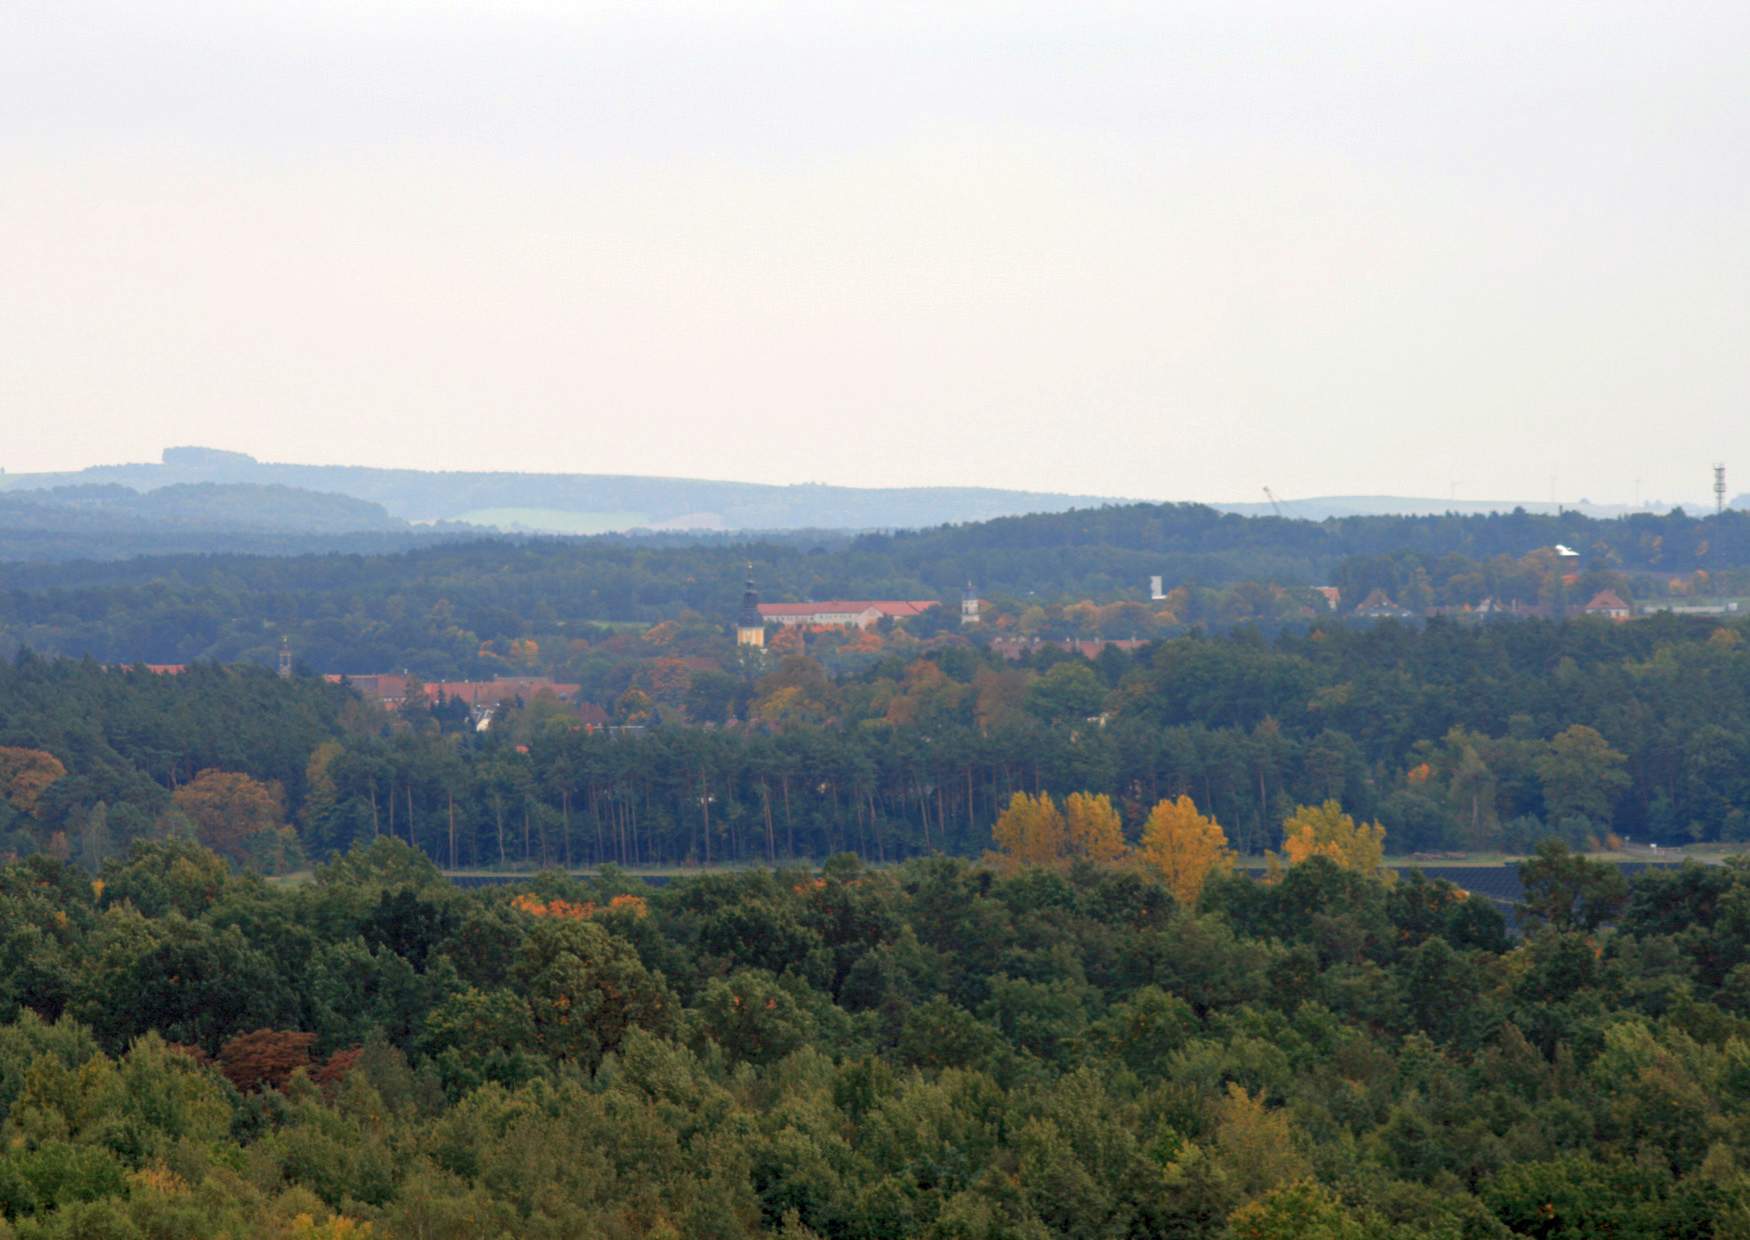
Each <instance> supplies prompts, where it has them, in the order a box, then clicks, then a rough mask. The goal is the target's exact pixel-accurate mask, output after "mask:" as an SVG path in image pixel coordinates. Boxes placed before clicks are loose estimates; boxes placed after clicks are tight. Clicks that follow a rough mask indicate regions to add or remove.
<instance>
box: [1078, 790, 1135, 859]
mask: <svg viewBox="0 0 1750 1240" xmlns="http://www.w3.org/2000/svg"><path fill="white" fill-rule="evenodd" d="M1063 810H1064V819H1065V827H1066V834H1067V836H1068V839H1067V841H1066V842H1067V843H1068V845H1069V854H1070V856H1072V857H1078V858H1080V859H1082V860H1084V861H1091V862H1093V863H1094V864H1095V865H1111V864H1112V863H1113V862H1115V861H1119V860H1122V859H1123V858H1124V856H1125V855H1126V854H1127V853H1128V852H1129V851H1130V850H1129V849H1128V848H1126V847H1125V844H1124V824H1123V823H1122V822H1121V821H1120V820H1119V817H1118V811H1117V810H1115V809H1113V808H1112V798H1111V797H1109V796H1106V795H1105V794H1104V793H1101V794H1100V795H1099V796H1095V795H1094V794H1092V793H1088V792H1072V793H1070V794H1069V796H1068V797H1067V798H1066V799H1065V800H1064V803H1063Z"/></svg>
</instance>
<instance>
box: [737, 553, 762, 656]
mask: <svg viewBox="0 0 1750 1240" xmlns="http://www.w3.org/2000/svg"><path fill="white" fill-rule="evenodd" d="M735 644H736V645H737V646H764V645H765V644H766V622H765V620H764V619H762V618H761V616H760V595H759V591H758V590H755V589H754V585H753V565H752V564H751V563H750V564H749V565H748V566H747V590H746V592H745V593H743V594H742V596H741V614H740V615H739V616H737V617H736V620H735Z"/></svg>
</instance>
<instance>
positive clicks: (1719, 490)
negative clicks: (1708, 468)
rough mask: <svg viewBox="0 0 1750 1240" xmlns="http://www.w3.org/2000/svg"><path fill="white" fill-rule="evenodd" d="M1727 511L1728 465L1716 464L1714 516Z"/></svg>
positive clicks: (1722, 514) (1721, 514)
mask: <svg viewBox="0 0 1750 1240" xmlns="http://www.w3.org/2000/svg"><path fill="white" fill-rule="evenodd" d="M1725 511H1726V467H1725V466H1724V465H1715V466H1714V516H1716V517H1718V516H1724V515H1725Z"/></svg>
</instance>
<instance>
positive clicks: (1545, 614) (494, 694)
mask: <svg viewBox="0 0 1750 1240" xmlns="http://www.w3.org/2000/svg"><path fill="white" fill-rule="evenodd" d="M1535 554H1536V555H1537V556H1538V557H1539V558H1541V559H1542V560H1543V561H1544V562H1545V563H1547V564H1549V565H1551V566H1552V568H1553V577H1554V579H1555V580H1557V581H1559V582H1560V584H1561V586H1562V587H1563V589H1564V590H1567V591H1571V590H1572V589H1574V588H1575V587H1576V586H1577V585H1578V583H1579V581H1580V578H1581V572H1580V564H1579V562H1580V559H1581V557H1580V554H1579V553H1578V552H1577V551H1574V550H1572V549H1571V548H1568V547H1565V546H1561V545H1559V544H1558V545H1556V546H1554V547H1550V548H1546V549H1544V550H1542V551H1539V552H1537V553H1535ZM1593 583H1594V584H1596V578H1594V579H1593ZM1677 584H1678V583H1675V582H1673V583H1672V585H1673V587H1675V586H1676V585H1677ZM1270 589H1272V590H1274V591H1275V593H1277V594H1282V593H1283V591H1282V589H1281V588H1279V587H1270ZM1183 593H1184V588H1183V587H1180V588H1179V589H1177V590H1175V591H1168V590H1166V589H1165V588H1164V582H1163V578H1161V577H1159V576H1156V577H1152V578H1150V580H1149V591H1148V600H1149V604H1150V605H1151V606H1152V607H1153V608H1154V612H1153V613H1151V614H1154V615H1160V616H1166V615H1170V614H1172V613H1171V610H1170V609H1171V608H1172V607H1173V606H1174V605H1175V603H1176V601H1177V600H1176V596H1177V595H1180V594H1183ZM1291 593H1292V592H1291ZM1298 593H1299V595H1300V597H1301V598H1302V599H1303V600H1304V603H1303V604H1302V605H1301V607H1300V608H1299V611H1300V616H1301V618H1302V619H1303V620H1315V619H1317V618H1318V617H1319V615H1321V614H1324V615H1328V616H1330V617H1332V618H1333V619H1337V620H1347V621H1352V622H1363V623H1364V622H1373V621H1386V620H1399V621H1420V620H1427V619H1432V618H1435V617H1448V618H1453V619H1458V620H1461V621H1476V622H1483V621H1491V620H1512V619H1527V620H1529V619H1538V618H1543V619H1555V618H1561V617H1572V616H1585V617H1592V618H1596V619H1600V620H1605V621H1610V622H1613V623H1626V622H1629V621H1632V620H1635V619H1639V618H1643V617H1646V616H1650V615H1653V614H1658V613H1671V614H1678V615H1698V616H1707V615H1718V616H1724V615H1736V614H1739V612H1740V607H1741V603H1740V602H1739V601H1738V600H1735V599H1724V598H1707V597H1697V596H1694V595H1689V596H1684V595H1681V594H1676V593H1673V594H1670V595H1666V596H1661V597H1658V598H1655V599H1652V600H1648V601H1644V602H1641V603H1639V604H1635V603H1631V602H1630V601H1629V600H1628V599H1626V598H1624V597H1623V595H1622V593H1621V592H1619V591H1618V590H1616V589H1613V588H1609V587H1606V588H1601V589H1597V590H1595V591H1594V592H1593V593H1592V594H1591V596H1590V597H1589V598H1588V599H1587V600H1586V602H1584V603H1583V604H1575V603H1574V602H1573V601H1572V598H1573V596H1572V595H1571V594H1569V595H1568V596H1567V598H1566V599H1561V598H1560V597H1559V596H1558V599H1557V601H1542V600H1540V601H1539V602H1535V603H1533V602H1527V601H1525V600H1523V599H1510V600H1499V599H1496V598H1493V597H1485V598H1483V599H1481V600H1480V601H1478V602H1476V603H1463V604H1458V605H1429V606H1426V607H1422V608H1417V607H1414V606H1411V605H1408V604H1407V603H1406V602H1405V601H1403V600H1400V599H1396V598H1393V597H1392V595H1391V594H1390V593H1389V592H1388V591H1387V590H1385V589H1383V588H1374V589H1372V590H1370V591H1369V592H1368V593H1367V594H1366V595H1365V597H1363V598H1361V599H1360V600H1359V601H1357V602H1355V603H1353V604H1352V605H1349V606H1345V602H1344V599H1343V592H1342V590H1340V589H1339V588H1338V587H1336V586H1329V585H1326V586H1314V587H1310V588H1302V589H1300V590H1299V591H1298ZM1096 606H1097V605H1094V604H1089V603H1083V604H1076V605H1073V606H1071V605H1065V610H1066V611H1074V610H1075V609H1076V608H1077V607H1079V608H1082V609H1084V610H1086V609H1088V608H1096ZM1112 606H1114V607H1118V606H1123V607H1129V608H1131V609H1133V610H1138V611H1140V608H1141V605H1140V604H1137V603H1135V602H1129V603H1124V604H1113V605H1112ZM940 607H941V603H940V601H939V600H937V599H875V598H835V599H824V600H820V601H816V602H801V603H768V602H762V601H761V599H760V597H759V592H758V589H757V587H756V585H755V582H754V580H753V577H752V574H751V571H750V574H749V576H748V579H747V582H746V585H745V589H744V592H743V594H742V601H741V607H740V609H739V610H738V612H737V613H736V616H735V622H734V625H733V630H734V637H735V647H736V648H737V649H738V650H740V651H741V652H742V657H743V660H744V667H746V666H748V665H747V664H746V662H745V661H746V660H747V659H749V658H751V659H753V660H754V663H753V664H752V665H751V666H754V667H757V666H760V665H761V664H762V662H763V661H764V660H766V659H768V650H769V649H771V648H772V647H781V648H783V649H784V650H786V651H800V650H803V649H807V648H809V647H808V645H806V644H805V643H808V642H810V641H811V639H812V638H814V637H816V636H822V635H833V634H838V635H841V643H840V644H841V645H842V641H843V640H844V635H851V636H852V637H859V635H860V641H861V642H863V643H865V644H867V643H873V645H872V646H868V645H865V646H864V647H862V648H864V649H879V648H881V645H882V642H881V639H880V636H879V634H881V633H887V632H888V631H889V630H891V629H893V628H894V626H897V625H904V624H906V622H908V621H915V620H918V619H919V618H921V617H925V616H928V615H931V614H934V613H938V612H939V610H940ZM998 612H999V614H998V616H997V621H996V623H995V624H994V625H987V624H986V623H985V621H986V619H987V604H986V602H985V601H984V600H981V599H980V597H979V595H978V592H977V590H976V589H975V587H974V585H973V583H972V582H970V581H968V582H967V583H966V585H965V588H964V589H963V590H962V591H961V597H960V614H959V617H958V619H959V625H958V628H959V629H960V631H961V632H962V633H967V634H969V635H970V633H971V632H972V631H973V630H975V629H978V628H980V627H981V626H982V627H983V628H985V629H987V630H988V632H981V633H979V635H978V638H977V640H978V642H979V644H980V645H982V646H984V647H985V648H987V649H988V650H989V651H990V652H991V653H993V654H995V655H998V656H999V657H1001V658H1003V659H1004V660H1007V661H1010V662H1018V661H1021V660H1024V659H1028V658H1030V657H1033V656H1035V655H1037V654H1039V653H1041V652H1045V651H1058V652H1061V653H1063V654H1068V655H1072V656H1079V657H1081V658H1083V659H1088V660H1093V659H1097V658H1099V657H1100V656H1101V655H1102V654H1103V653H1104V652H1106V651H1107V650H1116V651H1119V652H1123V653H1129V652H1133V651H1135V650H1138V649H1140V648H1142V647H1143V646H1145V645H1147V644H1148V640H1149V639H1148V638H1145V637H1141V636H1127V637H1116V636H1098V637H1089V636H1064V635H1061V630H1059V633H1058V635H1052V636H1047V635H1045V634H1043V633H1040V632H1037V631H1020V632H1017V631H1015V629H1016V627H1017V626H1016V625H1015V620H1016V618H1017V617H1016V616H1015V614H1013V604H1012V603H1010V604H1009V605H1008V607H1007V608H999V609H998ZM1146 618H1147V617H1145V619H1146ZM949 627H950V628H953V627H955V626H954V625H953V624H952V621H949ZM1019 627H1021V628H1022V629H1026V628H1027V627H1028V626H1027V625H1026V623H1025V618H1024V617H1023V618H1022V624H1021V625H1020V626H1019ZM719 631H721V630H719ZM935 631H936V632H937V633H938V634H940V632H941V630H940V629H939V628H937V629H936V630H935ZM1084 631H1085V630H1084ZM1139 631H1142V632H1148V631H1149V630H1148V628H1147V626H1146V625H1143V626H1141V628H1140V630H1139ZM852 648H856V647H852ZM670 662H674V663H678V664H685V665H686V670H687V671H688V672H690V673H695V674H696V673H698V672H701V671H717V670H721V669H722V667H723V664H722V661H721V658H720V657H709V655H708V653H707V652H704V651H697V650H696V651H695V653H692V654H690V655H684V656H682V657H680V658H678V659H673V658H671V659H670ZM134 666H136V667H139V668H141V669H143V670H145V671H148V672H151V673H154V674H157V675H176V674H179V673H181V672H183V671H185V670H186V665H184V664H180V663H141V664H136V665H134ZM278 671H279V674H280V675H281V676H282V677H289V676H291V675H292V672H293V658H292V651H291V648H290V646H289V645H288V644H286V643H282V645H281V647H280V650H279V655H278ZM323 679H324V680H326V681H328V682H330V683H333V684H342V683H344V684H346V685H348V686H349V687H351V688H352V689H354V690H356V691H357V692H358V693H359V695H360V696H361V697H363V698H364V699H365V700H366V701H368V702H371V703H372V704H374V705H376V706H378V707H380V708H382V709H383V710H385V711H388V712H391V713H398V712H401V711H404V710H406V709H407V707H408V706H409V705H411V704H418V705H420V706H421V707H423V708H425V709H428V710H432V711H434V712H438V713H443V712H446V711H447V712H451V713H452V715H453V719H452V726H460V727H471V728H472V729H473V730H476V731H480V732H485V731H487V730H489V729H490V728H491V727H492V724H493V720H494V718H495V717H496V716H498V715H499V714H500V713H501V712H502V711H503V710H504V709H505V708H506V707H507V706H521V705H525V704H528V703H530V702H534V701H535V700H537V699H543V698H544V699H548V700H550V701H552V702H554V703H558V704H561V705H563V706H564V707H565V710H566V713H567V714H568V715H570V716H571V717H573V719H574V720H575V723H576V724H577V726H580V727H583V728H585V729H588V730H591V731H594V730H596V729H606V730H609V731H621V730H632V731H636V730H638V728H637V727H635V726H634V727H630V728H628V727H627V725H626V724H625V723H624V722H623V721H621V722H620V723H618V724H616V722H615V718H614V716H612V715H610V713H609V711H608V710H607V709H604V708H603V707H602V706H601V705H598V704H596V703H595V702H591V701H587V700H585V696H584V686H583V685H582V684H580V683H577V682H575V681H569V680H563V679H558V678H556V677H553V676H544V675H533V674H526V675H507V674H500V675H496V676H494V677H493V678H491V679H486V680H443V679H439V680H429V681H428V680H423V679H421V678H420V677H418V676H416V675H413V674H411V673H409V672H407V671H401V672H362V673H339V672H327V673H324V674H323Z"/></svg>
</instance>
